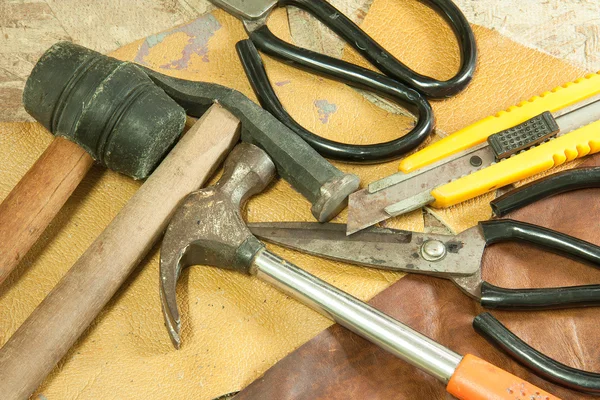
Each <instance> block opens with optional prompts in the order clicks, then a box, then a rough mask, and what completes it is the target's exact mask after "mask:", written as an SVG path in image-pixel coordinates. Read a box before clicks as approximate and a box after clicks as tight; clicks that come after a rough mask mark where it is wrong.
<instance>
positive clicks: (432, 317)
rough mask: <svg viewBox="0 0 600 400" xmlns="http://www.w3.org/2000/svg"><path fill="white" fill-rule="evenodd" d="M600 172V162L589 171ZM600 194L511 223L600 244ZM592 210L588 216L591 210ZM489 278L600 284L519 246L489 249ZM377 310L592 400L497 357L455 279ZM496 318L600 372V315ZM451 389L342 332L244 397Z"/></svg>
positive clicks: (568, 264)
mask: <svg viewBox="0 0 600 400" xmlns="http://www.w3.org/2000/svg"><path fill="white" fill-rule="evenodd" d="M585 165H586V166H592V165H593V166H600V155H597V156H594V157H593V158H592V159H590V160H588V161H587V162H586V163H585ZM598 196H600V189H587V190H581V191H577V192H571V193H567V194H564V195H560V196H556V197H554V198H550V199H545V200H543V201H539V202H537V203H535V204H534V205H530V206H528V207H526V208H523V209H521V210H518V211H515V212H513V213H512V214H511V215H509V216H507V217H510V218H513V219H516V220H519V221H526V222H530V223H534V224H539V225H542V226H545V227H548V228H552V229H555V230H558V231H561V232H564V233H568V234H571V235H574V236H576V237H578V238H581V239H585V240H588V241H590V242H593V243H595V244H598V245H600V233H599V231H598V225H599V222H598V221H600V202H599V201H598ZM582 210H585V211H582ZM482 268H483V277H484V279H485V280H487V281H488V282H490V283H492V284H495V285H499V286H501V287H507V288H529V287H557V286H572V285H585V284H591V283H598V282H599V280H600V270H598V269H597V268H593V267H591V266H590V265H584V264H581V263H578V262H577V261H573V260H570V259H566V258H564V257H560V256H558V255H555V254H550V253H547V252H545V251H543V250H541V249H539V248H535V247H533V246H530V245H524V244H520V243H502V244H495V245H491V246H490V247H488V248H487V249H486V250H485V253H484V259H483V264H482ZM371 304H372V305H373V306H375V307H376V308H378V309H379V310H382V311H384V312H385V313H387V314H389V315H391V316H393V317H394V318H396V319H398V320H399V321H402V322H403V323H405V324H407V325H408V326H410V327H412V328H413V329H416V330H417V331H419V332H421V333H423V334H425V335H427V336H429V337H431V338H434V339H435V340H437V341H438V342H440V343H442V344H443V345H445V346H447V347H449V348H451V349H453V350H454V351H456V352H458V353H459V354H466V353H470V354H474V355H476V356H478V357H481V358H483V359H485V360H487V361H489V362H491V363H493V364H495V365H497V366H499V367H502V368H504V369H505V370H507V371H509V372H511V373H513V374H516V375H518V376H520V377H522V378H524V379H526V380H527V381H529V382H531V383H533V384H535V385H537V386H538V387H540V388H542V389H544V390H546V391H548V392H550V393H552V394H554V395H557V396H559V397H561V398H563V399H592V398H595V397H594V396H588V395H584V394H581V393H577V392H573V391H570V390H567V389H564V388H562V387H558V386H556V385H553V384H550V383H548V382H547V381H545V380H543V379H541V378H539V377H537V376H536V375H534V374H532V373H530V372H528V371H527V370H525V369H524V368H523V367H521V366H519V365H518V364H517V363H515V362H513V361H511V360H510V359H509V358H508V357H507V356H505V355H504V354H502V353H501V352H499V351H498V350H496V349H495V348H494V347H492V345H490V344H489V343H487V342H486V341H485V340H484V339H483V338H481V337H480V336H478V334H477V333H475V331H474V330H473V328H472V321H473V318H474V317H475V316H476V315H478V314H479V313H481V312H484V311H485V310H484V309H483V308H482V307H481V306H480V305H479V304H478V303H477V302H476V301H474V300H473V299H471V298H469V297H468V296H466V295H465V294H463V293H462V292H461V291H460V289H459V288H458V287H456V286H454V284H453V283H452V282H450V281H447V280H442V279H436V278H433V277H425V276H417V275H409V276H407V277H405V278H403V279H401V280H400V281H399V282H397V283H395V284H394V285H392V286H391V287H390V288H388V289H386V290H385V291H383V292H382V293H380V294H379V295H377V296H376V297H375V298H374V299H373V300H372V301H371ZM492 314H493V315H494V316H495V317H496V318H498V319H499V320H500V321H501V322H502V323H503V324H504V325H505V326H506V327H508V328H509V329H510V330H512V331H513V332H514V333H515V334H516V335H517V336H519V337H520V338H521V339H523V340H524V341H525V342H526V343H528V344H530V345H531V346H533V347H534V348H535V349H538V350H539V351H541V352H542V353H544V354H546V355H548V356H550V357H552V358H554V359H555V360H557V361H560V362H562V363H564V364H567V365H569V366H572V367H575V368H579V369H583V370H587V371H591V372H597V373H600V349H599V348H598V309H597V308H588V309H576V310H553V311H539V312H523V311H521V312H507V311H503V312H500V311H494V312H492ZM449 397H451V396H450V395H448V394H446V393H445V390H444V385H443V384H441V383H440V382H438V381H436V379H435V378H432V377H430V376H428V375H426V374H425V373H423V372H421V371H418V370H416V369H415V368H413V367H411V366H410V365H408V364H407V363H405V362H403V361H401V360H400V359H398V358H396V357H394V356H392V355H390V354H388V353H386V352H385V351H384V350H382V349H380V348H379V347H377V346H375V345H373V344H371V343H369V342H367V341H366V340H363V339H362V338H360V337H357V336H356V335H354V334H352V333H350V332H349V331H347V330H345V329H344V328H342V327H340V326H339V325H334V326H333V327H331V328H329V329H327V330H326V331H324V332H322V333H320V334H319V335H318V336H317V337H315V338H314V339H312V340H311V341H310V342H308V343H306V344H305V345H303V346H302V347H300V348H299V349H298V350H296V351H295V352H293V353H292V354H290V355H288V356H287V357H286V358H284V359H283V360H282V361H280V362H279V363H277V364H276V365H275V366H274V367H273V368H271V369H270V370H269V371H267V373H266V374H265V375H264V376H263V377H261V378H260V379H258V380H257V381H255V382H254V383H252V384H251V385H250V386H249V387H248V388H246V389H245V390H243V391H242V392H241V393H240V394H238V395H237V396H236V397H235V399H236V400H250V399H278V400H284V399H295V400H297V399H358V398H362V399H391V398H394V399H431V400H433V399H446V398H449Z"/></svg>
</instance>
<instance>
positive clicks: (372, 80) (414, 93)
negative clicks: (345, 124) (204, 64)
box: [211, 0, 477, 163]
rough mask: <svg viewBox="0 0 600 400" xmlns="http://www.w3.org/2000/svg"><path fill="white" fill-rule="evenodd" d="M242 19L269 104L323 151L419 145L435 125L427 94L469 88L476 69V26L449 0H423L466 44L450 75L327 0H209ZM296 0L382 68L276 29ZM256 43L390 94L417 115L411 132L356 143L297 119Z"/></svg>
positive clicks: (247, 54)
mask: <svg viewBox="0 0 600 400" xmlns="http://www.w3.org/2000/svg"><path fill="white" fill-rule="evenodd" d="M211 1H212V2H213V3H214V4H215V5H217V6H219V7H221V8H223V9H224V10H226V11H228V12H229V13H231V14H232V15H234V16H236V17H237V18H239V19H241V20H242V22H243V23H244V27H245V28H246V31H247V32H248V35H249V38H250V39H249V40H242V41H240V42H238V43H237V44H236V49H237V52H238V55H239V57H240V60H241V62H242V65H243V67H244V70H245V71H246V75H247V76H248V79H249V81H250V84H251V85H252V88H253V90H254V92H255V93H256V96H257V97H258V99H259V102H260V104H261V105H262V107H263V108H265V109H266V110H267V111H269V112H270V113H271V114H273V115H274V116H275V117H276V118H277V119H279V120H280V121H281V122H283V123H284V124H285V125H287V126H288V127H289V128H290V129H292V130H293V131H294V132H296V134H298V135H299V136H300V137H301V138H302V139H304V140H305V141H306V142H308V143H309V144H310V145H311V146H312V147H313V148H314V149H315V150H317V151H318V152H319V153H320V154H321V155H323V156H324V157H327V158H330V159H335V160H341V161H347V162H353V163H373V162H384V161H388V160H392V159H396V158H399V157H400V156H402V155H403V154H405V153H407V152H409V151H411V150H413V149H415V148H416V147H417V146H419V145H420V144H421V143H422V142H423V141H424V140H425V139H426V138H427V136H428V135H429V134H430V133H431V131H432V130H433V128H434V117H433V111H432V109H431V105H430V104H429V102H428V101H427V98H435V99H438V98H446V97H450V96H453V95H455V94H457V93H458V92H460V91H461V90H462V89H464V88H465V87H466V86H467V85H468V84H469V82H470V81H471V79H472V77H473V73H474V71H475V61H476V58H477V50H476V44H475V37H474V35H473V31H472V30H471V27H470V25H469V23H468V21H467V20H466V18H465V17H464V15H463V14H462V13H461V11H460V9H458V7H456V5H454V4H453V3H452V2H451V1H449V0H422V2H423V3H426V4H427V5H429V6H430V7H431V8H432V9H434V10H435V11H436V12H437V13H438V14H440V15H441V16H442V17H443V18H444V19H445V20H446V21H447V22H448V24H449V25H450V26H451V27H452V30H453V32H454V35H455V36H456V38H457V40H458V44H459V48H460V59H461V65H460V68H459V71H458V73H457V74H456V75H455V76H454V77H453V78H451V79H449V80H447V81H439V80H436V79H434V78H431V77H428V76H424V75H421V74H419V73H417V72H415V71H413V70H411V69H410V68H408V67H407V66H406V65H404V64H403V63H402V62H401V61H399V60H398V59H396V58H395V57H394V56H393V55H392V54H390V53H389V52H388V51H387V50H385V49H384V48H383V47H382V46H381V45H379V44H378V43H377V42H376V41H375V40H374V39H373V38H371V37H370V36H369V35H368V34H367V33H365V32H364V31H363V30H362V29H360V28H359V27H358V26H357V25H356V24H355V23H354V22H352V21H351V20H350V19H349V18H347V17H346V16H344V14H342V13H341V12H340V11H339V10H337V9H336V8H335V7H333V6H332V5H331V4H329V3H328V2H326V1H322V0H253V1H248V0H211ZM285 6H294V7H299V8H302V9H304V10H306V11H308V12H309V13H310V14H312V15H313V16H315V17H316V18H318V19H319V20H320V21H321V22H323V23H324V24H325V25H326V26H327V27H329V28H330V29H332V30H333V31H334V32H335V33H336V34H338V35H339V36H340V37H341V38H343V39H344V40H345V41H346V42H347V43H348V44H349V45H351V46H352V47H354V48H355V49H356V50H357V51H358V52H359V53H360V54H361V55H362V56H363V57H365V58H366V59H367V60H368V61H369V62H371V64H373V66H375V67H376V68H377V69H379V70H380V71H381V72H382V73H383V74H384V75H383V74H379V73H377V72H374V71H372V70H369V69H366V68H363V67H360V66H357V65H355V64H351V63H348V62H346V61H343V60H339V59H337V58H333V57H329V56H326V55H323V54H320V53H316V52H313V51H310V50H307V49H304V48H301V47H298V46H294V45H292V44H289V43H287V42H284V41H283V40H281V39H279V38H278V37H277V36H275V35H274V34H273V33H272V32H271V31H270V30H269V28H268V26H267V25H266V23H267V17H268V15H269V13H270V12H271V11H272V10H273V9H274V8H275V7H285ZM258 50H260V51H262V52H264V53H266V54H268V55H270V56H273V57H275V58H278V59H280V60H283V61H284V62H286V63H288V64H291V65H292V66H295V67H298V68H303V69H305V70H308V71H310V72H314V73H317V74H320V75H323V76H325V77H328V78H332V79H335V80H337V81H340V82H343V83H345V84H347V85H350V86H353V87H356V88H359V89H363V90H366V91H370V92H372V93H375V94H378V95H380V96H382V97H385V98H388V99H390V100H392V101H394V102H396V103H398V104H400V105H401V106H402V107H404V108H405V109H406V110H408V111H409V112H410V113H412V114H413V115H415V117H416V124H415V126H414V128H413V129H412V130H411V131H410V132H409V133H408V134H406V135H404V136H402V137H400V138H398V139H395V140H392V141H389V142H385V143H378V144H369V145H353V144H347V143H340V142H336V141H333V140H328V139H324V138H322V137H320V136H318V135H316V134H314V133H312V132H310V131H308V130H307V129H305V128H304V127H302V126H301V125H300V124H298V123H297V122H296V121H295V120H294V119H293V118H292V116H290V115H289V114H288V113H287V112H286V111H285V108H284V107H283V105H282V104H281V102H280V101H279V99H278V98H277V95H276V94H275V91H274V90H273V87H272V85H271V83H270V82H269V79H268V77H267V74H266V71H265V68H264V65H263V63H262V59H261V57H260V55H259V53H258Z"/></svg>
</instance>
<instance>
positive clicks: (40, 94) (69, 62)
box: [23, 42, 185, 179]
mask: <svg viewBox="0 0 600 400" xmlns="http://www.w3.org/2000/svg"><path fill="white" fill-rule="evenodd" d="M23 104H24V105H25V109H26V110H27V112H28V113H29V114H31V115H32V116H33V117H34V118H35V119H36V120H37V121H39V122H40V123H41V124H42V125H44V127H46V129H48V130H49V131H50V132H52V133H53V134H54V135H56V136H62V137H65V138H67V139H69V140H71V141H73V142H75V143H77V144H78V145H79V146H81V147H82V148H83V149H85V150H86V151H87V152H88V153H89V154H90V155H91V156H92V158H93V159H94V160H97V161H98V162H100V163H101V164H103V165H105V166H106V167H108V168H110V169H112V170H114V171H117V172H120V173H123V174H125V175H129V176H131V177H133V178H135V179H143V178H146V177H147V176H148V175H149V174H150V173H151V172H152V171H153V170H154V168H155V167H156V166H157V165H158V163H159V162H160V161H161V160H162V158H163V157H164V156H165V155H166V153H167V152H168V151H169V150H170V148H171V147H172V146H173V144H174V143H175V141H176V140H177V139H178V138H179V135H180V134H181V132H182V130H183V126H184V124H185V111H184V110H183V108H181V107H180V106H179V105H177V103H175V102H174V101H173V100H172V99H171V98H170V97H169V96H167V94H166V93H165V92H164V91H163V90H162V89H160V88H159V87H157V86H156V85H154V83H153V82H152V81H151V80H150V78H148V76H147V75H146V74H145V73H144V72H143V71H142V70H141V68H139V67H137V66H136V65H134V64H131V63H127V62H123V61H119V60H117V59H115V58H112V57H107V56H105V55H102V54H100V53H97V52H95V51H92V50H89V49H86V48H85V47H81V46H78V45H75V44H73V43H69V42H61V43H57V44H55V45H54V46H52V47H51V48H50V49H48V50H47V51H46V52H45V53H44V54H43V55H42V57H41V58H40V59H39V61H38V62H37V64H36V65H35V67H34V68H33V71H32V72H31V75H30V76H29V78H28V79H27V84H26V85H25V90H24V91H23Z"/></svg>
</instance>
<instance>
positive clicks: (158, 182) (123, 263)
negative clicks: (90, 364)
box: [0, 105, 239, 399]
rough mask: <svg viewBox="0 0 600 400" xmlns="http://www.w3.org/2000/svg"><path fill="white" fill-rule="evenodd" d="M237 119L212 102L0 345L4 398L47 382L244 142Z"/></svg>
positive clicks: (25, 395)
mask: <svg viewBox="0 0 600 400" xmlns="http://www.w3.org/2000/svg"><path fill="white" fill-rule="evenodd" d="M238 125H239V121H238V120H237V119H236V118H235V117H234V116H233V115H231V114H230V113H229V112H228V111H226V110H225V109H223V108H222V107H221V106H219V105H213V106H212V107H211V109H210V110H209V111H208V112H207V113H206V114H205V115H204V116H203V117H202V119H201V120H200V121H198V122H197V123H196V124H195V125H194V126H193V127H192V128H191V129H190V131H189V132H187V134H186V135H185V136H184V137H183V138H182V139H181V140H180V142H179V143H178V144H177V145H176V146H175V148H174V149H173V150H172V151H171V153H170V154H169V155H168V156H167V158H165V160H164V161H163V162H162V163H161V164H160V166H159V167H158V168H157V169H156V171H154V173H153V174H152V175H151V176H150V177H149V178H148V179H147V180H146V182H145V183H144V184H143V185H142V186H141V188H140V189H139V190H138V191H137V193H136V194H135V195H134V196H133V197H132V198H131V200H129V202H128V203H127V204H126V205H125V207H123V209H122V210H121V212H119V214H118V215H117V216H116V217H115V218H114V219H113V221H112V222H111V223H110V224H109V225H108V227H107V228H106V229H105V230H104V231H103V232H102V234H101V235H100V236H99V237H98V238H97V239H96V240H95V241H94V243H92V245H91V246H90V247H89V248H88V249H87V250H86V252H85V253H84V254H83V255H82V256H81V258H80V259H79V260H78V261H77V262H76V263H75V265H73V267H72V268H71V269H70V270H69V272H67V274H66V275H65V276H64V277H63V278H62V279H61V281H60V282H59V283H58V284H57V285H56V287H54V289H53V290H52V291H51V292H50V294H48V296H47V297H46V298H45V299H44V300H43V301H42V303H41V304H40V305H39V306H38V307H37V308H36V309H35V310H34V311H33V313H32V314H31V315H30V316H29V318H28V319H27V320H26V321H25V322H24V323H23V325H21V327H20V328H19V329H18V330H17V331H16V332H15V334H14V335H13V336H12V337H11V338H10V339H9V340H8V342H7V343H6V344H5V345H4V347H2V349H0V393H1V396H2V398H3V399H27V398H28V397H29V396H30V395H31V393H33V392H34V391H35V389H36V388H37V387H38V386H39V385H40V384H41V383H42V381H43V380H44V378H45V377H46V376H47V375H48V374H49V373H50V372H51V371H52V368H53V367H54V366H55V365H56V363H57V362H58V361H59V360H60V359H61V358H62V357H63V356H64V355H65V354H66V353H67V351H68V350H69V348H70V347H71V346H72V345H73V344H74V343H75V341H76V340H77V338H78V337H79V336H80V335H81V334H82V333H83V332H84V331H85V329H86V328H87V327H88V326H89V324H90V323H91V322H92V320H93V319H94V318H95V317H96V315H97V314H98V313H99V312H100V310H102V308H103V307H104V305H105V304H106V303H107V302H108V301H109V300H110V298H111V297H112V296H113V295H114V293H115V292H116V291H117V289H119V287H120V286H121V284H122V283H123V282H124V281H125V279H126V278H127V276H128V275H129V274H130V273H131V271H132V270H133V269H134V268H135V266H136V265H137V264H138V263H139V262H140V260H141V259H142V258H143V257H144V256H145V255H146V253H147V252H148V250H149V249H150V248H151V246H152V244H153V243H154V242H155V241H156V239H157V238H158V237H159V236H160V235H161V234H162V232H163V230H164V229H165V228H166V226H167V223H168V221H169V219H170V217H171V215H172V213H173V212H174V211H175V209H176V207H177V205H178V204H179V202H180V201H181V200H182V199H183V198H184V197H185V196H186V195H187V194H189V193H190V192H192V191H194V190H196V189H198V188H199V187H200V186H201V185H202V184H203V183H204V182H205V181H206V180H207V179H208V178H209V177H210V176H211V174H212V173H213V172H214V170H215V168H216V167H217V166H218V165H219V164H220V162H221V161H222V160H223V159H224V157H225V156H226V155H227V153H228V152H229V150H230V149H231V148H232V147H233V146H234V144H235V143H236V142H237V141H238V139H239V133H238Z"/></svg>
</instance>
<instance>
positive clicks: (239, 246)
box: [160, 143, 557, 400]
mask: <svg viewBox="0 0 600 400" xmlns="http://www.w3.org/2000/svg"><path fill="white" fill-rule="evenodd" d="M224 168H225V170H224V173H223V176H222V177H221V179H220V180H219V181H218V183H217V184H216V185H215V186H213V187H209V188H205V189H201V190H199V191H197V192H194V193H192V194H190V195H189V196H187V198H186V199H185V201H184V202H183V203H182V204H181V206H180V207H179V208H178V210H177V211H176V212H175V214H174V215H173V219H172V220H171V222H170V223H169V226H168V228H167V231H166V233H165V237H164V239H163V244H162V247H161V255H160V291H161V300H162V307H163V313H164V316H165V321H166V325H167V329H168V331H169V334H170V336H171V340H172V342H173V344H174V345H175V347H176V348H179V346H180V344H181V336H180V330H181V318H180V315H179V311H178V308H177V299H176V290H175V288H176V284H177V280H178V278H179V276H180V275H181V271H182V270H183V269H184V268H185V267H187V266H190V265H198V264H201V265H208V266H214V267H218V268H223V269H229V270H234V271H237V272H242V273H244V274H248V275H253V276H256V277H258V278H259V279H261V280H263V281H265V282H267V283H269V284H271V285H273V286H274V287H275V288H277V289H279V290H281V291H282V292H284V293H285V294H287V295H288V296H290V297H293V298H295V299H296V300H298V301H300V302H301V303H303V304H305V305H307V306H309V307H310V308H312V309H314V310H315V311H317V312H319V313H320V314H322V315H324V316H325V317H327V318H329V319H332V320H333V321H335V322H337V323H339V324H340V325H342V326H343V327H345V328H347V329H349V330H351V331H352V332H354V333H356V334H357V335H359V336H362V337H363V338H364V339H366V340H368V341H370V342H372V343H374V344H375V345H377V346H380V347H381V348H383V349H385V350H387V351H389V352H390V353H392V354H394V355H395V356H397V357H399V358H401V359H402V360H404V361H406V362H408V363H410V364H412V365H414V366H415V367H417V368H419V369H421V370H422V371H424V372H426V373H428V374H429V375H432V376H433V377H435V378H437V379H438V380H439V381H441V382H442V383H443V384H445V385H446V390H447V391H448V392H449V393H450V394H452V395H453V396H455V397H457V398H459V399H464V400H485V399H497V400H500V399H503V400H514V399H515V398H521V399H526V398H527V399H529V398H532V399H534V398H535V399H546V400H556V399H557V398H556V397H555V396H552V395H551V394H549V393H546V392H544V391H543V390H541V389H539V388H537V387H535V386H534V385H532V384H530V383H528V382H526V381H524V380H522V379H520V378H518V377H516V376H514V375H512V374H510V373H508V372H506V371H504V370H502V369H500V368H498V367H496V366H494V365H492V364H490V363H488V362H486V361H484V360H482V359H480V358H477V357H475V356H473V355H466V356H464V357H463V356H461V355H459V354H457V353H455V352H454V351H452V350H450V349H448V348H446V347H444V346H442V345H441V344H439V343H437V342H435V341H434V340H432V339H430V338H428V337H426V336H424V335H422V334H420V333H419V332H416V331H414V330H412V329H411V328H409V327H408V326H406V325H404V324H402V323H401V322H400V321H397V320H395V319H393V318H392V317H390V316H388V315H386V314H384V313H382V312H380V311H378V310H376V309H375V308H373V307H371V306H370V305H368V304H366V303H364V302H362V301H360V300H359V299H357V298H355V297H352V296H351V295H349V294H348V293H345V292H343V291H341V290H339V289H337V288H335V287H333V286H331V285H329V284H328V283H326V282H324V281H322V280H320V279H319V278H317V277H316V276H314V275H311V274H309V273H307V272H305V271H303V270H302V269H300V268H298V267H297V266H295V265H294V264H292V263H290V262H288V261H286V260H284V259H282V258H280V257H279V256H277V255H276V254H273V253H271V252H270V251H269V250H267V249H266V248H265V246H264V244H263V243H262V242H260V241H259V240H258V239H257V238H256V237H255V236H254V235H252V233H251V232H250V230H249V229H248V227H247V226H246V224H245V222H244V220H243V218H242V216H241V213H240V208H241V207H242V205H243V203H244V202H245V201H246V199H247V198H249V197H250V196H252V195H253V194H256V193H258V192H260V191H262V190H263V189H264V188H265V187H266V186H267V184H268V183H269V181H270V180H271V179H272V177H273V176H274V171H275V167H274V165H273V163H272V162H271V160H270V159H269V157H268V156H267V154H266V153H265V152H263V151H262V150H260V149H259V148H257V147H255V146H252V145H250V144H245V143H243V144H240V145H238V146H237V147H236V148H235V149H234V150H233V151H232V152H231V154H230V155H229V157H228V159H227V160H226V161H225V167H224ZM224 227H226V228H224Z"/></svg>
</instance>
